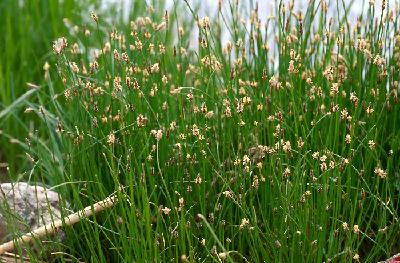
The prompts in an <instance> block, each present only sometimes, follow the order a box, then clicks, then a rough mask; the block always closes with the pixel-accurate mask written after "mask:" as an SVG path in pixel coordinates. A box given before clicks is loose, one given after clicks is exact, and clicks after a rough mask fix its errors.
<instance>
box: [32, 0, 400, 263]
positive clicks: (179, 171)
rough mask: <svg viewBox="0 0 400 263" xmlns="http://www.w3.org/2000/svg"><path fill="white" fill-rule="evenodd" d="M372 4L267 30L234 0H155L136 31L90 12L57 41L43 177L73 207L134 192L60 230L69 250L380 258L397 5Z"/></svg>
mask: <svg viewBox="0 0 400 263" xmlns="http://www.w3.org/2000/svg"><path fill="white" fill-rule="evenodd" d="M365 4H366V5H369V6H368V9H367V12H366V13H365V14H361V15H360V17H359V18H358V19H357V22H356V23H353V24H350V23H349V22H348V19H349V18H348V17H347V12H346V11H341V10H347V9H346V8H343V7H346V5H345V4H344V3H342V2H340V1H337V2H336V3H331V8H335V9H336V10H337V17H333V18H330V17H328V16H327V15H326V10H327V8H328V5H327V3H325V2H323V1H321V2H319V1H310V3H309V5H308V7H307V9H306V10H303V11H302V12H299V11H298V10H297V9H296V7H295V6H294V5H293V4H283V3H282V2H277V3H275V7H276V9H275V10H274V11H273V16H271V17H269V18H268V20H267V21H266V22H265V23H264V22H261V21H260V20H259V17H258V12H259V10H257V5H254V6H253V7H252V9H251V8H249V6H250V5H245V4H242V3H241V4H240V5H239V4H238V3H237V2H236V1H230V2H226V3H223V5H221V8H220V9H219V12H218V13H217V15H216V17H213V18H208V17H197V15H196V11H195V9H194V8H193V7H192V6H191V5H190V4H189V3H188V2H184V3H183V4H182V5H178V4H177V6H176V7H174V9H173V10H171V11H169V12H164V11H163V9H162V8H158V7H157V6H155V8H153V7H152V6H150V5H149V6H147V8H146V10H147V12H148V13H147V15H142V14H141V15H142V17H137V18H134V20H132V22H130V23H128V24H126V23H121V24H119V23H114V24H112V25H110V23H107V22H105V21H106V20H107V19H106V18H105V17H104V18H103V17H102V16H101V15H96V14H95V13H92V14H91V18H92V21H91V22H90V23H87V24H85V25H84V26H83V27H81V26H80V25H78V26H79V27H78V29H77V31H76V34H74V35H65V36H64V37H65V38H60V39H58V40H56V41H55V42H54V46H53V48H54V53H55V54H54V55H53V56H54V59H55V60H57V62H56V64H54V65H52V69H56V71H57V72H56V71H50V72H49V76H48V82H47V85H46V86H43V87H41V88H40V90H39V91H38V96H37V102H32V103H30V104H29V110H28V111H29V112H31V113H30V114H32V115H33V116H37V118H39V119H40V120H42V122H41V123H42V125H43V126H44V127H47V128H48V129H47V131H48V132H47V136H48V137H47V138H48V140H47V141H46V144H44V143H43V142H42V141H40V140H36V139H35V136H36V135H35V134H32V136H31V137H29V138H28V139H29V140H28V141H30V142H32V146H31V147H28V148H27V149H26V150H27V152H28V153H29V154H30V155H29V156H30V157H31V161H32V162H33V168H32V169H31V176H32V177H33V178H39V179H40V180H41V181H44V182H46V183H48V184H50V185H55V186H57V189H58V190H59V191H60V193H62V195H63V196H64V197H65V199H66V200H68V201H69V203H70V204H72V206H73V208H74V209H75V210H78V209H81V208H83V207H85V206H87V205H88V204H92V203H95V202H96V201H98V200H101V199H103V198H104V197H106V196H108V195H109V194H110V193H112V192H113V191H115V190H116V189H119V188H120V186H121V185H123V186H124V187H125V191H124V192H120V200H121V202H119V203H118V204H117V206H116V207H115V208H113V209H112V210H110V211H107V212H105V213H103V214H102V215H99V216H97V217H95V218H92V219H90V220H84V221H82V222H81V223H80V224H78V225H77V226H76V227H74V228H68V227H67V228H65V229H64V231H65V238H66V240H65V243H64V245H63V246H64V249H65V250H64V251H65V252H63V253H59V254H58V255H57V257H59V258H60V259H61V258H65V259H66V258H72V259H74V258H79V259H81V260H83V261H92V262H110V261H112V262H117V261H121V262H126V261H129V262H132V261H135V262H136V261H137V262H154V261H155V262H168V261H175V262H176V261H183V262H213V261H215V262H218V261H228V262H330V261H333V262H350V261H360V262H376V261H377V260H382V259H385V258H387V257H389V256H390V255H392V254H393V253H395V252H396V251H398V249H400V247H399V245H398V244H399V243H398V234H399V231H400V229H399V222H398V216H399V202H398V197H399V183H398V182H399V151H400V145H399V142H400V133H399V132H397V130H398V128H399V127H398V126H399V124H400V119H399V116H398V112H399V105H398V89H399V82H398V79H399V68H400V65H399V61H400V60H399V54H400V53H399V52H400V50H399V46H398V45H399V43H400V35H399V25H398V18H399V10H398V6H396V7H394V6H389V5H382V6H381V5H379V3H377V4H376V5H374V4H370V3H368V2H366V3H365ZM174 10H186V12H187V13H188V14H191V16H189V18H188V19H186V20H185V18H184V16H182V15H181V14H180V12H174ZM245 12H247V14H248V15H247V16H242V14H245ZM376 14H380V15H376ZM375 17H376V18H375ZM131 18H132V17H131ZM132 19H133V18H132ZM194 22H195V23H194ZM193 27H197V28H198V29H199V34H198V41H199V43H198V47H197V48H190V37H189V36H190V32H192V31H193V30H194V28H193ZM223 27H227V28H228V32H229V33H230V41H229V42H227V43H222V42H221V39H222V30H221V28H223ZM55 73H56V74H55ZM56 80H60V82H59V83H58V82H57V81H56ZM56 83H57V84H56Z"/></svg>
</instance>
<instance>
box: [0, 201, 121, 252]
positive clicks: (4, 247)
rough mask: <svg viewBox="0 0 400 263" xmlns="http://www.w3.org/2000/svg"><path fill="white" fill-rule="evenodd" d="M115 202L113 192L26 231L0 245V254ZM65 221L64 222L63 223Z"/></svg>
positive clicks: (71, 223) (54, 231) (51, 233)
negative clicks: (73, 211)
mask: <svg viewBox="0 0 400 263" xmlns="http://www.w3.org/2000/svg"><path fill="white" fill-rule="evenodd" d="M116 202H117V194H113V195H111V196H109V197H107V198H106V199H104V200H102V201H100V202H97V203H95V204H93V205H91V206H88V207H86V208H84V209H83V210H80V211H78V212H76V213H73V214H71V215H69V216H67V217H64V218H63V219H59V220H56V221H54V222H52V223H50V224H47V225H44V226H42V227H39V228H37V229H35V230H33V231H32V232H30V233H27V234H25V235H23V236H21V237H20V238H17V239H14V240H13V241H9V242H6V243H4V244H2V245H0V255H3V254H5V253H6V252H10V251H12V250H14V248H15V246H16V245H17V244H18V245H21V244H27V243H30V242H32V240H34V239H40V238H42V237H44V236H48V235H53V234H55V233H57V231H58V229H59V228H60V227H62V226H63V225H67V226H69V225H73V224H75V223H78V222H79V221H81V219H82V218H86V217H89V216H91V215H94V214H97V213H99V212H101V211H103V210H105V209H108V208H110V207H112V206H114V205H115V204H116ZM64 223H65V224H64Z"/></svg>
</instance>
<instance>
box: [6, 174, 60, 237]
mask: <svg viewBox="0 0 400 263" xmlns="http://www.w3.org/2000/svg"><path fill="white" fill-rule="evenodd" d="M60 218H61V212H60V200H59V196H58V193H56V192H54V191H50V190H48V189H46V188H45V187H42V186H34V185H29V184H28V183H25V182H20V183H3V184H0V243H2V242H5V241H8V240H10V239H12V233H18V234H25V233H27V232H30V231H31V230H34V229H36V228H38V227H40V226H43V225H45V224H49V223H51V222H53V221H54V220H57V219H60Z"/></svg>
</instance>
